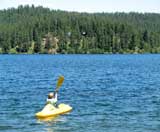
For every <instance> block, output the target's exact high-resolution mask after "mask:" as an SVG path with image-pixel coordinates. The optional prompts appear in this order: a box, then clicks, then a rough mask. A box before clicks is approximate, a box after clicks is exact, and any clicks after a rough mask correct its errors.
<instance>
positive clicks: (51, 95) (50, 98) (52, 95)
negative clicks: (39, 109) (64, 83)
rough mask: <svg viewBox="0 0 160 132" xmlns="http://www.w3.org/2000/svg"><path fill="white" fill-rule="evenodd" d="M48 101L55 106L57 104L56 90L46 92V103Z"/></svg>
mask: <svg viewBox="0 0 160 132" xmlns="http://www.w3.org/2000/svg"><path fill="white" fill-rule="evenodd" d="M48 103H50V104H52V105H53V106H55V107H56V106H57V91H56V92H51V93H49V94H48V98H47V104H48Z"/></svg>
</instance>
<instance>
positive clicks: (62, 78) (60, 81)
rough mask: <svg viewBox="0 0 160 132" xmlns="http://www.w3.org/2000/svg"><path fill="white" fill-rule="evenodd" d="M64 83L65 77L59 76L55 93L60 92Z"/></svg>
mask: <svg viewBox="0 0 160 132" xmlns="http://www.w3.org/2000/svg"><path fill="white" fill-rule="evenodd" d="M63 81H64V77H63V76H59V78H58V81H57V85H56V89H55V92H58V90H59V88H60V87H61V85H62V83H63Z"/></svg>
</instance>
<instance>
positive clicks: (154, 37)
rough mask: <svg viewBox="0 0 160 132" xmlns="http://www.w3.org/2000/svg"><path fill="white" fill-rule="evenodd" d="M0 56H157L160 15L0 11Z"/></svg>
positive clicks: (25, 9)
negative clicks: (140, 54)
mask: <svg viewBox="0 0 160 132" xmlns="http://www.w3.org/2000/svg"><path fill="white" fill-rule="evenodd" d="M0 53H11V54H12V53H17V54H18V53H28V54H33V53H51V54H56V53H73V54H78V53H82V54H85V53H160V14H156V13H144V14H142V13H134V12H131V13H118V12H117V13H78V12H67V11H60V10H50V9H48V8H43V7H41V6H39V7H35V6H34V5H32V6H28V5H26V6H19V7H18V8H9V9H5V10H0Z"/></svg>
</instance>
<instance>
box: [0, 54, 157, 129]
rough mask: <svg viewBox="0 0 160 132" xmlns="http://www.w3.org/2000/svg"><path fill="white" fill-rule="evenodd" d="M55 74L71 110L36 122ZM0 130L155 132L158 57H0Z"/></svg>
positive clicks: (53, 85) (61, 94)
mask: <svg viewBox="0 0 160 132" xmlns="http://www.w3.org/2000/svg"><path fill="white" fill-rule="evenodd" d="M59 75H64V77H65V81H64V83H63V85H62V87H61V89H60V91H59V102H62V103H66V104H70V105H71V106H72V107H73V111H72V112H71V113H69V114H66V115H63V116H59V117H57V118H55V119H54V120H52V121H41V120H38V119H36V118H35V117H34V114H35V113H36V112H38V111H40V110H41V109H42V108H43V106H44V104H45V101H46V98H47V94H48V92H50V91H52V90H53V89H54V87H55V85H56V81H57V78H58V76H59ZM0 131H3V132H159V131H160V55H0Z"/></svg>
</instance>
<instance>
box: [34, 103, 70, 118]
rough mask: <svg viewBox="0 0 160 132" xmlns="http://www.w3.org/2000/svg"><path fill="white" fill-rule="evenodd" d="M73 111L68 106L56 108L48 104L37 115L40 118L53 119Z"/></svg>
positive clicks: (60, 105) (61, 105) (62, 105)
mask: <svg viewBox="0 0 160 132" xmlns="http://www.w3.org/2000/svg"><path fill="white" fill-rule="evenodd" d="M71 110H72V107H71V106H69V105H67V104H59V105H58V107H57V108H56V107H54V106H53V105H52V104H47V105H46V106H45V107H44V108H43V109H42V111H40V112H38V113H36V117H38V118H47V117H53V116H57V115H60V114H64V113H67V112H69V111H71Z"/></svg>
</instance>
